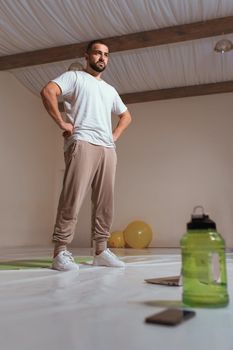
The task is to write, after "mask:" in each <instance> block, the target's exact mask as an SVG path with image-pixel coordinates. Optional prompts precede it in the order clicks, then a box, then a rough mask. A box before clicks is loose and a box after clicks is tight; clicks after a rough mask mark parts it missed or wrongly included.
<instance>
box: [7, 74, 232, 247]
mask: <svg viewBox="0 0 233 350" xmlns="http://www.w3.org/2000/svg"><path fill="white" fill-rule="evenodd" d="M0 105H1V110H0V118H1V128H0V156H1V158H0V159H1V183H0V186H1V200H0V213H1V234H0V246H2V247H3V246H8V247H9V246H25V245H28V246H32V245H40V246H41V245H46V246H47V245H48V244H50V238H51V233H52V229H53V223H54V216H55V210H56V206H57V201H58V197H59V193H60V189H61V182H62V176H63V171H64V164H63V154H62V153H63V150H62V137H61V132H60V131H59V130H58V128H57V126H56V125H55V124H54V123H53V121H52V120H51V119H50V118H49V116H48V115H47V113H46V112H45V110H44V108H43V106H42V103H41V101H40V99H39V98H38V97H36V96H34V95H33V94H32V93H30V92H29V91H28V90H26V89H25V88H24V87H23V86H22V85H20V83H19V82H18V81H17V80H16V79H15V78H14V77H13V76H12V75H11V74H10V73H7V72H1V73H0ZM129 109H130V111H131V113H132V116H133V122H132V124H131V126H130V128H129V129H128V130H127V132H125V134H124V135H123V136H122V137H121V139H120V140H119V141H118V143H117V153H118V169H117V180H116V201H115V219H114V224H113V227H112V230H123V229H124V228H125V227H126V226H127V224H128V223H129V222H131V221H132V220H135V219H141V220H144V221H146V222H147V223H148V224H150V225H151V227H152V229H153V231H154V238H153V241H152V243H151V246H159V247H162V246H166V247H176V246H179V239H180V237H181V236H182V234H183V233H184V232H185V228H186V227H185V225H186V222H187V221H188V220H189V218H190V214H191V211H192V208H193V206H194V205H196V204H202V205H204V207H205V208H206V211H207V212H208V213H209V214H210V216H211V218H213V219H214V220H215V221H216V223H217V226H218V228H219V231H220V232H221V233H222V235H223V236H224V238H225V239H226V242H227V245H228V247H233V234H232V231H233V215H232V213H233V190H232V179H233V166H232V164H233V161H232V160H233V157H232V156H233V154H232V152H233V138H232V130H233V118H232V110H233V94H232V93H230V94H221V95H212V96H203V97H193V98H183V99H176V100H168V101H158V102H151V103H142V104H135V105H129ZM90 210H91V206H90V195H89V196H88V198H87V200H86V201H85V203H84V205H83V208H82V209H81V212H80V215H79V220H78V225H77V232H76V236H75V238H74V241H73V246H90Z"/></svg>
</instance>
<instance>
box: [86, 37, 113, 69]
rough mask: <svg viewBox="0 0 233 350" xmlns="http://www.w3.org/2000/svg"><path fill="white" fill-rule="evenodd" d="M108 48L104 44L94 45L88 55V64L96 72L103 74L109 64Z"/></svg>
mask: <svg viewBox="0 0 233 350" xmlns="http://www.w3.org/2000/svg"><path fill="white" fill-rule="evenodd" d="M108 55H109V51H108V47H107V46H105V45H103V44H98V43H97V44H94V45H93V46H92V48H91V51H90V52H89V53H87V54H86V59H87V64H89V66H90V67H91V68H92V69H93V70H94V71H96V72H98V73H101V72H103V71H104V70H105V68H106V66H107V64H108Z"/></svg>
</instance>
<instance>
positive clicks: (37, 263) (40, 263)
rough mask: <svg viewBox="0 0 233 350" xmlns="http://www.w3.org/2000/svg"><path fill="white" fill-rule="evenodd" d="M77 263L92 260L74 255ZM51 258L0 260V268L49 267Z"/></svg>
mask: <svg viewBox="0 0 233 350" xmlns="http://www.w3.org/2000/svg"><path fill="white" fill-rule="evenodd" d="M74 260H75V262H76V263H78V264H82V263H89V262H91V261H92V260H93V258H92V257H90V256H78V257H74ZM51 265H52V258H39V259H25V260H11V261H0V270H21V269H50V268H51Z"/></svg>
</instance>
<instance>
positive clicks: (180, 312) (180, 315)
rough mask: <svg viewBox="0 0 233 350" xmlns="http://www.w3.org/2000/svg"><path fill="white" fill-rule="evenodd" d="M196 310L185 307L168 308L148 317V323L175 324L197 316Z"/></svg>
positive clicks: (146, 320)
mask: <svg viewBox="0 0 233 350" xmlns="http://www.w3.org/2000/svg"><path fill="white" fill-rule="evenodd" d="M195 314H196V313H195V311H191V310H184V309H166V310H164V311H162V312H159V313H157V314H154V315H151V316H148V317H146V319H145V322H146V323H154V324H162V325H167V326H175V325H177V324H179V323H181V322H183V321H185V320H188V319H189V318H192V317H193V316H195Z"/></svg>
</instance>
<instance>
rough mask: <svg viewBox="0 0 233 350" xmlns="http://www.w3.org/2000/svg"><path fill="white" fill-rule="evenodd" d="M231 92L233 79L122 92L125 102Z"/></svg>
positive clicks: (232, 90)
mask: <svg viewBox="0 0 233 350" xmlns="http://www.w3.org/2000/svg"><path fill="white" fill-rule="evenodd" d="M227 92H233V81H225V82H219V83H211V84H202V85H191V86H183V87H176V88H170V89H161V90H152V91H143V92H133V93H129V94H122V95H121V98H122V100H123V101H124V103H126V104H131V103H142V102H151V101H158V100H168V99H173V98H182V97H192V96H202V95H212V94H221V93H227Z"/></svg>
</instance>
